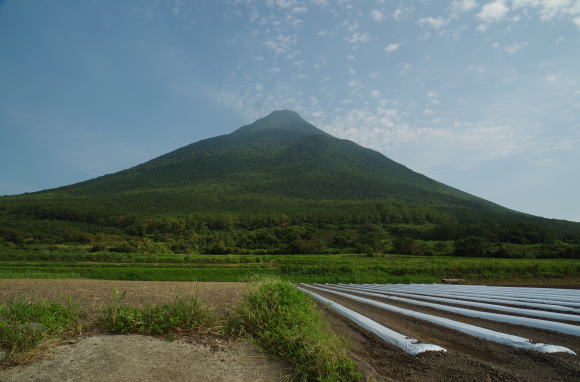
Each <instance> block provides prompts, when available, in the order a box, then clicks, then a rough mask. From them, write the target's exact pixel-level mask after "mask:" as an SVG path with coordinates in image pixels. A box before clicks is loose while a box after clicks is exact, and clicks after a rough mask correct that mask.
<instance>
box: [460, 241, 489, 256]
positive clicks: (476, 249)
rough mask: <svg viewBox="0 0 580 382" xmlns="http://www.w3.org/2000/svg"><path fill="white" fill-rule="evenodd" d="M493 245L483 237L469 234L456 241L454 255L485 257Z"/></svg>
mask: <svg viewBox="0 0 580 382" xmlns="http://www.w3.org/2000/svg"><path fill="white" fill-rule="evenodd" d="M490 251H491V245H490V243H489V242H488V241H487V240H486V239H485V238H483V237H479V236H468V237H466V238H463V239H459V240H456V241H455V250H454V251H453V255H454V256H465V257H485V256H488V255H489V254H490Z"/></svg>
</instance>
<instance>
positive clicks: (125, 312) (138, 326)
mask: <svg viewBox="0 0 580 382" xmlns="http://www.w3.org/2000/svg"><path fill="white" fill-rule="evenodd" d="M123 298H124V293H120V292H119V291H117V290H114V291H113V303H112V304H110V305H108V306H106V307H105V308H104V310H103V313H102V317H101V323H102V325H103V326H104V327H105V329H107V330H108V331H109V332H111V333H120V334H126V333H140V334H158V335H159V334H171V333H179V332H189V331H192V330H209V329H212V327H213V326H214V325H215V324H216V322H217V320H216V318H215V316H214V314H213V313H212V312H211V311H210V310H209V309H208V308H206V307H205V306H203V305H202V304H201V303H200V302H199V301H198V300H197V299H196V298H194V297H192V296H190V297H175V298H174V299H173V301H171V302H170V303H168V304H162V305H149V304H146V305H145V306H143V307H135V306H130V305H129V304H126V303H123V301H122V300H123ZM171 338H172V337H171Z"/></svg>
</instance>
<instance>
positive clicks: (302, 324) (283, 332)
mask: <svg viewBox="0 0 580 382" xmlns="http://www.w3.org/2000/svg"><path fill="white" fill-rule="evenodd" d="M226 332H228V333H229V334H233V335H245V336H248V337H250V338H251V339H253V341H254V342H256V343H257V344H258V345H260V346H261V347H263V348H264V349H265V350H266V351H268V352H270V353H271V354H273V355H275V356H278V357H281V358H284V359H286V360H288V361H289V362H290V363H291V365H292V369H293V371H294V374H295V376H296V377H297V379H299V380H301V381H354V380H357V378H358V376H359V373H358V372H357V371H356V370H355V362H354V361H352V360H351V359H350V358H349V356H348V353H347V351H346V350H345V344H344V340H341V339H340V338H339V337H338V336H337V335H336V334H334V333H333V332H332V331H331V330H330V328H329V327H328V324H327V323H326V322H325V321H324V320H323V318H322V315H321V313H320V312H319V311H318V310H317V309H316V305H315V302H314V301H313V300H312V299H311V298H310V297H308V296H306V295H305V294H304V293H302V292H301V291H299V290H298V289H296V287H295V286H294V285H293V284H291V283H290V282H287V281H281V280H277V279H262V280H259V281H255V282H253V283H252V285H251V286H250V289H249V291H248V292H247V293H246V294H245V295H244V296H243V297H242V300H241V302H240V303H239V304H238V306H237V307H236V309H235V311H234V312H233V313H232V315H231V316H230V318H229V320H228V323H227V326H226Z"/></svg>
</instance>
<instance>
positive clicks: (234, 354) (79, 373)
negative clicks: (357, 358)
mask: <svg viewBox="0 0 580 382" xmlns="http://www.w3.org/2000/svg"><path fill="white" fill-rule="evenodd" d="M49 357H50V358H49V359H45V360H42V361H40V362H37V363H33V364H30V365H25V366H19V367H15V368H11V369H7V370H3V371H0V381H1V382H20V381H39V382H40V381H42V382H60V381H71V382H72V381H75V382H89V381H91V382H92V381H100V382H117V381H140V382H158V381H179V382H182V381H183V382H185V381H204V382H230V381H233V382H246V381H256V382H271V381H281V380H284V378H285V375H287V374H288V368H287V366H286V365H285V364H284V362H281V361H277V360H273V359H271V358H270V357H268V356H266V355H264V354H261V353H260V352H258V351H257V350H256V348H255V347H254V346H252V345H250V344H248V343H247V342H245V341H237V342H235V343H232V344H228V345H227V346H226V347H225V348H224V349H222V350H219V351H212V349H211V348H210V347H207V346H204V345H202V344H197V343H191V342H188V341H184V340H180V341H173V342H167V341H165V340H163V339H159V338H154V337H148V336H138V335H124V336H102V335H101V336H94V337H85V338H82V339H80V340H79V341H78V342H77V343H75V344H72V345H63V346H59V347H57V348H54V349H53V351H52V352H51V354H50V355H49Z"/></svg>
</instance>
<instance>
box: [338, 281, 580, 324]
mask: <svg viewBox="0 0 580 382" xmlns="http://www.w3.org/2000/svg"><path fill="white" fill-rule="evenodd" d="M341 288H347V287H341ZM348 288H349V289H356V290H357V291H358V290H361V291H365V290H366V291H368V290H373V291H377V292H376V293H381V294H385V293H388V294H389V295H394V296H401V297H410V298H421V299H423V300H427V301H437V302H445V303H448V304H456V305H465V306H472V307H474V308H481V309H490V310H497V311H500V312H507V313H515V314H522V315H525V316H533V317H542V318H549V319H553V320H562V321H574V322H580V316H579V315H574V314H566V313H555V312H546V311H544V310H532V309H521V308H514V307H511V306H503V305H496V304H486V303H483V302H474V301H463V300H455V299H450V298H443V297H431V296H417V295H416V294H411V293H403V292H393V291H391V290H386V289H378V288H373V289H370V288H357V287H348Z"/></svg>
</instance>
